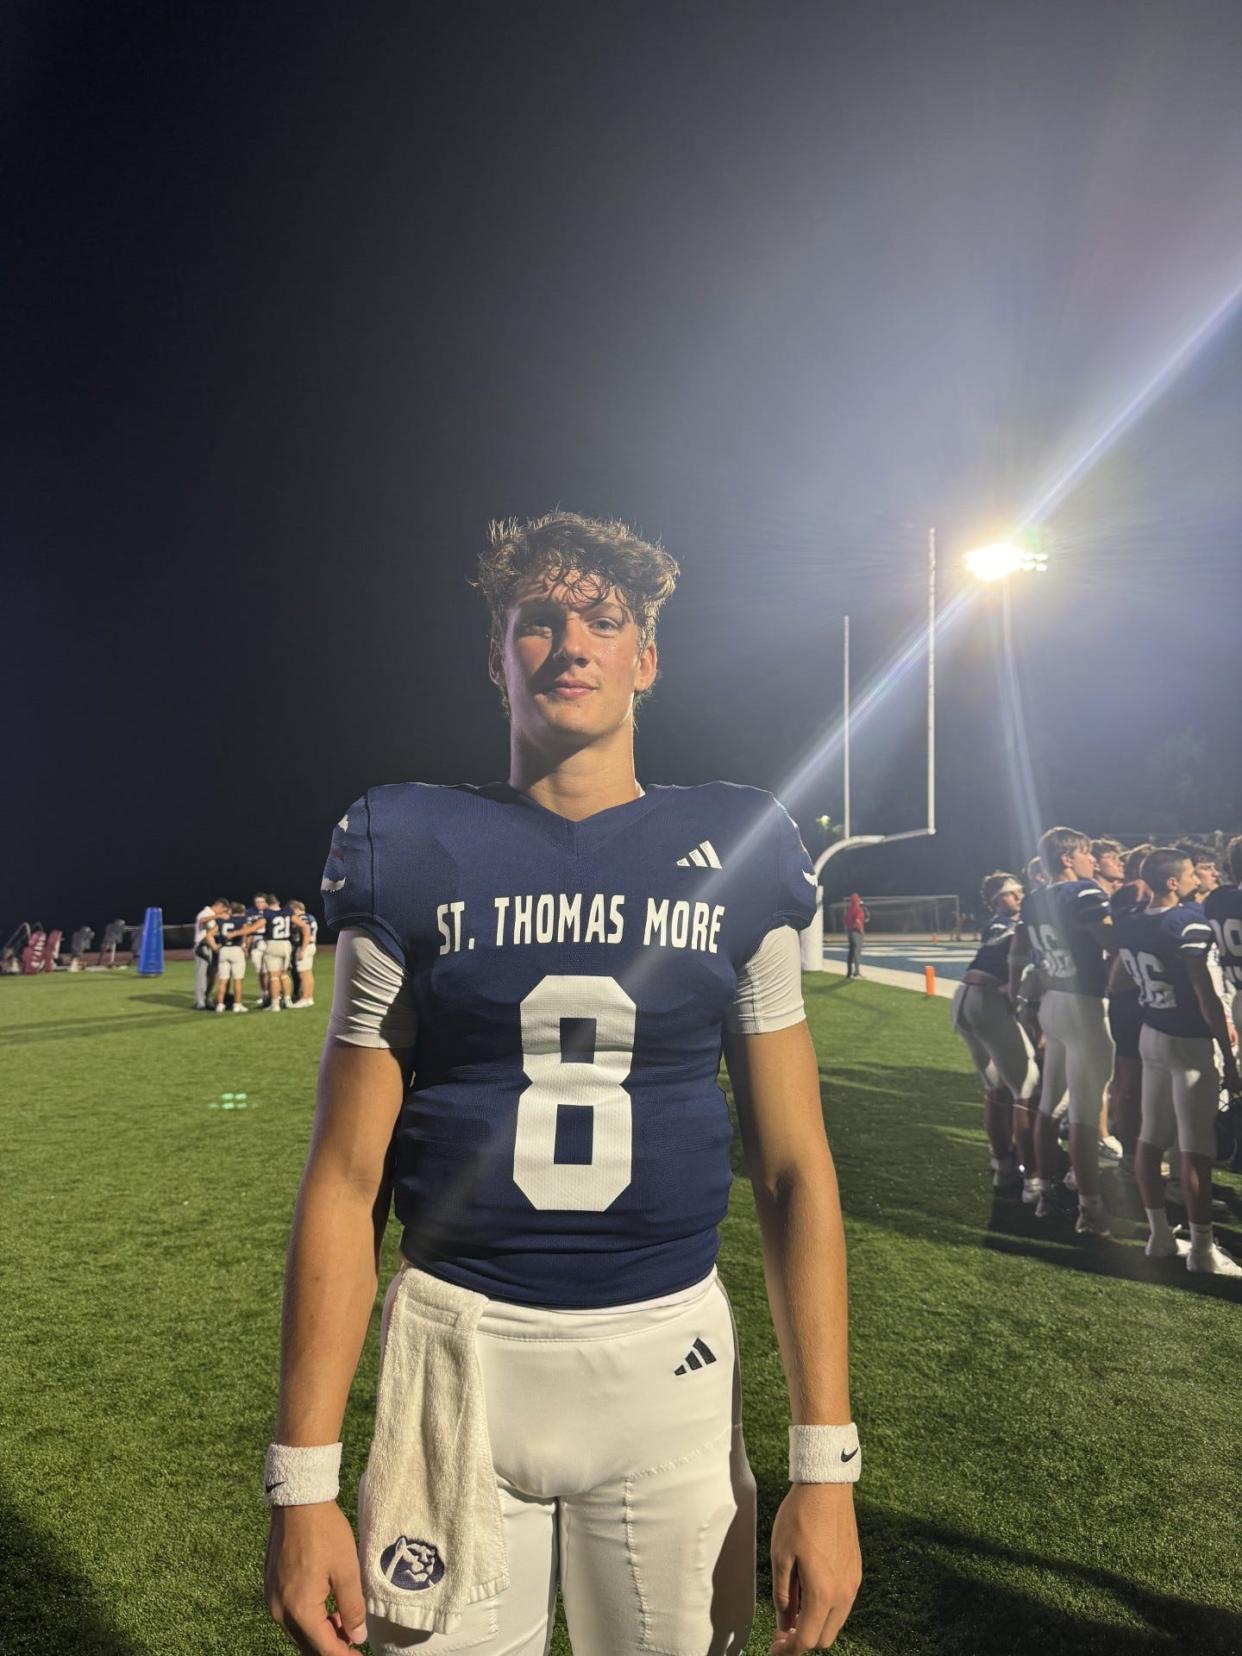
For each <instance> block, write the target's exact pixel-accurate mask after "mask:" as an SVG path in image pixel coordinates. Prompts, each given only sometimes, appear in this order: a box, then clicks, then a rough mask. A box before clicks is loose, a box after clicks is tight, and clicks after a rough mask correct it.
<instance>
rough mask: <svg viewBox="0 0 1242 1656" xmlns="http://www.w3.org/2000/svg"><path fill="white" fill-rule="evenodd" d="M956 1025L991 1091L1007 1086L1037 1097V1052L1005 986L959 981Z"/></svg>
mask: <svg viewBox="0 0 1242 1656" xmlns="http://www.w3.org/2000/svg"><path fill="white" fill-rule="evenodd" d="M953 1027H954V1029H956V1030H957V1032H958V1034H959V1035H960V1036H961V1037H962V1039H963V1041H965V1043H966V1050H967V1052H969V1053H970V1058H971V1062H972V1063H973V1064H974V1066H975V1068H976V1069H977V1070H978V1072H979V1079H980V1080H981V1081H982V1082H983V1085H984V1088H985V1089H986V1090H987V1091H989V1092H990V1091H991V1089H992V1088H993V1087H1000V1086H1005V1087H1008V1088H1009V1091H1010V1092H1011V1093H1012V1094H1013V1096H1014V1097H1015V1098H1018V1099H1030V1098H1034V1096H1035V1094H1036V1093H1037V1092H1038V1091H1039V1070H1038V1068H1037V1067H1036V1064H1035V1054H1034V1052H1033V1051H1032V1050H1031V1043H1030V1041H1029V1040H1028V1039H1027V1036H1026V1031H1025V1030H1024V1029H1023V1027H1022V1025H1021V1024H1020V1023H1019V1022H1018V1020H1017V1019H1016V1018H1015V1017H1014V1015H1013V1008H1012V1007H1011V1006H1010V1004H1009V999H1008V997H1007V996H1006V994H1005V991H1004V990H1003V989H991V988H988V987H987V985H986V984H982V983H962V984H959V985H958V989H957V993H956V994H955V995H954V997H953Z"/></svg>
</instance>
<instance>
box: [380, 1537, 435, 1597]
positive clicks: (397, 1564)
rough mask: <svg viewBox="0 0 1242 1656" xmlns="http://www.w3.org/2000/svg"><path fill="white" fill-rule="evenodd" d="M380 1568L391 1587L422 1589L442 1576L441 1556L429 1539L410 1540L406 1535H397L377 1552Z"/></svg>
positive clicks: (412, 1589) (414, 1591) (416, 1590)
mask: <svg viewBox="0 0 1242 1656" xmlns="http://www.w3.org/2000/svg"><path fill="white" fill-rule="evenodd" d="M380 1571H381V1573H382V1574H383V1577H384V1580H385V1581H388V1582H391V1584H392V1585H393V1586H394V1587H403V1588H405V1590H406V1591H407V1592H409V1593H421V1592H422V1590H423V1589H424V1588H425V1587H434V1586H435V1584H436V1582H437V1581H439V1580H440V1578H441V1576H443V1574H444V1560H443V1559H442V1558H441V1557H440V1554H439V1553H438V1552H437V1551H436V1549H435V1548H434V1547H433V1546H432V1544H431V1542H430V1541H411V1540H410V1538H409V1536H408V1535H399V1536H398V1537H397V1539H396V1540H395V1541H394V1542H393V1543H392V1545H391V1546H390V1547H385V1548H384V1550H383V1552H382V1553H381V1554H380Z"/></svg>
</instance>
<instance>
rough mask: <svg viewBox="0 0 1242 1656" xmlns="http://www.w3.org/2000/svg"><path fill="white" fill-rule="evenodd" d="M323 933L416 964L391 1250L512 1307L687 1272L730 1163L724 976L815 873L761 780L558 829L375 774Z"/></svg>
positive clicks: (699, 1272)
mask: <svg viewBox="0 0 1242 1656" xmlns="http://www.w3.org/2000/svg"><path fill="white" fill-rule="evenodd" d="M323 891H324V893H325V910H326V919H327V923H328V925H330V926H333V927H343V926H356V927H360V928H362V929H363V930H364V931H366V932H368V933H370V935H371V936H372V937H373V938H374V939H375V940H376V942H378V943H379V944H380V945H381V947H382V948H384V949H385V950H386V951H387V952H388V953H389V954H390V955H392V956H393V957H394V959H396V960H397V961H399V962H400V963H401V964H402V965H403V966H404V968H405V972H406V976H407V980H408V981H409V983H410V985H411V989H412V993H413V998H414V1003H415V1007H416V1010H417V1014H418V1035H417V1044H416V1046H415V1050H414V1054H413V1061H414V1079H413V1082H412V1085H411V1089H410V1091H409V1093H408V1095H407V1097H406V1100H405V1103H404V1106H403V1108H402V1111H401V1115H400V1118H399V1120H398V1123H397V1127H396V1131H395V1137H394V1143H395V1164H394V1181H393V1182H394V1203H395V1207H396V1212H397V1217H398V1219H399V1220H400V1221H401V1223H402V1225H403V1226H404V1235H403V1238H402V1243H401V1248H402V1252H403V1253H404V1255H405V1257H406V1258H407V1259H409V1260H410V1261H411V1262H412V1263H414V1264H415V1265H418V1266H419V1267H421V1268H422V1269H423V1270H426V1271H429V1272H430V1273H431V1274H432V1275H434V1276H438V1277H441V1278H443V1279H445V1280H446V1281H449V1282H454V1283H458V1284H459V1285H461V1286H462V1287H465V1288H470V1289H474V1290H476V1291H478V1292H480V1293H483V1294H487V1295H488V1296H490V1297H491V1298H494V1299H498V1300H507V1301H511V1302H514V1303H518V1304H528V1305H546V1306H578V1307H595V1306H607V1305H619V1304H626V1303H629V1302H631V1301H636V1300H644V1299H650V1298H654V1297H656V1296H658V1295H662V1294H668V1293H672V1292H675V1291H676V1290H678V1289H680V1288H685V1287H688V1286H689V1285H690V1284H692V1283H695V1282H698V1281H700V1280H701V1279H702V1278H703V1277H705V1276H706V1275H707V1274H708V1272H709V1271H710V1270H711V1268H712V1265H713V1263H714V1261H715V1258H716V1252H717V1246H718V1242H717V1234H716V1228H717V1226H718V1224H719V1223H720V1220H721V1219H722V1218H723V1216H724V1213H725V1211H726V1207H727V1205H728V1199H729V1186H730V1183H731V1179H732V1173H731V1167H730V1154H729V1152H730V1139H731V1127H730V1121H729V1113H728V1109H727V1107H726V1104H725V1100H724V1096H723V1094H722V1093H721V1091H720V1088H719V1086H718V1084H717V1080H716V1074H717V1069H718V1067H719V1061H720V1050H721V1030H722V1024H723V1020H724V1018H725V1015H726V1013H727V1012H728V1010H729V1008H730V1006H731V1005H732V1003H733V1001H734V998H735V996H736V993H737V974H738V969H739V968H740V967H741V966H743V965H744V964H745V963H746V962H747V961H748V960H749V959H750V957H751V956H752V955H753V954H754V952H755V950H756V949H757V948H758V946H759V944H760V943H761V942H762V940H763V938H764V937H765V936H766V935H767V934H768V932H769V931H771V930H772V929H773V928H774V927H777V926H782V925H791V926H794V927H797V928H799V929H800V928H802V927H804V926H805V925H807V924H808V922H809V921H810V920H811V918H812V916H813V915H814V912H815V896H816V883H815V877H814V873H813V871H812V867H811V862H810V859H809V857H808V856H807V854H806V851H805V849H804V848H803V846H802V842H801V840H800V839H799V837H798V831H797V829H796V827H795V826H794V824H793V823H792V822H791V821H790V819H789V817H788V816H787V815H786V813H785V811H784V810H783V809H782V808H781V806H780V805H779V804H778V803H777V802H776V800H774V799H773V798H772V796H771V795H770V794H765V793H760V792H759V791H757V790H755V789H752V788H742V787H735V786H732V785H731V784H728V783H722V782H715V783H709V784H707V785H706V786H703V787H696V788H675V787H651V788H648V789H647V791H646V793H645V794H644V795H643V796H642V797H641V798H639V799H635V800H631V801H630V802H629V803H627V804H624V805H617V806H613V807H612V808H611V809H609V810H605V811H599V812H597V813H596V814H595V815H593V816H590V817H587V818H586V819H585V820H583V821H581V822H571V821H569V820H567V819H566V818H564V817H561V816H557V815H556V814H555V813H554V812H552V811H548V810H545V809H544V808H543V807H542V806H540V805H538V804H536V802H535V801H534V800H533V799H530V798H528V797H527V796H526V795H524V794H521V793H518V792H516V791H515V790H513V789H511V788H509V787H508V786H506V785H504V784H494V785H492V786H489V787H484V788H474V787H429V786H424V785H422V784H418V783H409V784H400V785H396V786H390V787H382V788H373V789H372V790H371V791H370V792H369V793H368V794H366V795H365V797H364V798H362V799H360V800H358V802H357V803H356V804H354V805H351V806H350V808H349V811H348V813H347V815H346V816H345V817H344V818H342V820H341V822H340V824H339V825H338V827H337V830H336V832H335V834H334V835H333V840H332V848H331V851H330V852H329V855H328V861H327V866H326V868H325V870H324V878H323Z"/></svg>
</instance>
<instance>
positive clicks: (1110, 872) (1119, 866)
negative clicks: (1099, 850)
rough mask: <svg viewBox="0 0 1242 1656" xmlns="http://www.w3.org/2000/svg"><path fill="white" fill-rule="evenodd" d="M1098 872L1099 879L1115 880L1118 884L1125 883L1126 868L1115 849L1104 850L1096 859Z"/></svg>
mask: <svg viewBox="0 0 1242 1656" xmlns="http://www.w3.org/2000/svg"><path fill="white" fill-rule="evenodd" d="M1095 860H1096V863H1097V868H1096V872H1097V873H1098V875H1099V877H1100V879H1101V880H1116V882H1117V884H1118V885H1123V884H1124V883H1125V877H1126V870H1125V865H1124V863H1123V862H1122V860H1121V858H1120V857H1119V856H1118V855H1117V853H1116V852H1115V851H1105V852H1104V854H1103V855H1102V856H1100V857H1097V858H1096V859H1095Z"/></svg>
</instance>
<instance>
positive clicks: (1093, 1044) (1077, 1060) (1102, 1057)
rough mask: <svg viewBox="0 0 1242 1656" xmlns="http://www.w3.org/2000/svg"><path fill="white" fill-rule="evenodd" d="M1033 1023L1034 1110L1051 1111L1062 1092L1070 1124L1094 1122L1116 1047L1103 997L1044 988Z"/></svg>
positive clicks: (1108, 1077)
mask: <svg viewBox="0 0 1242 1656" xmlns="http://www.w3.org/2000/svg"><path fill="white" fill-rule="evenodd" d="M1039 1024H1040V1028H1041V1029H1042V1030H1043V1032H1044V1086H1043V1092H1042V1093H1041V1094H1040V1100H1039V1108H1040V1112H1041V1113H1042V1114H1043V1115H1051V1114H1052V1112H1053V1111H1054V1110H1055V1109H1056V1107H1057V1105H1058V1104H1059V1103H1060V1102H1061V1100H1062V1098H1064V1096H1065V1094H1066V1092H1067V1091H1068V1092H1069V1118H1070V1122H1071V1123H1072V1124H1073V1125H1074V1126H1076V1127H1089V1126H1091V1125H1092V1124H1093V1123H1098V1121H1099V1119H1100V1111H1101V1109H1102V1108H1103V1107H1104V1093H1105V1090H1106V1089H1107V1087H1108V1083H1109V1081H1110V1079H1111V1078H1112V1073H1113V1058H1114V1056H1115V1054H1116V1050H1117V1049H1116V1047H1114V1045H1113V1038H1112V1036H1111V1035H1110V1034H1109V1033H1108V1022H1107V1019H1106V1017H1105V1014H1104V1002H1103V1000H1101V998H1100V997H1099V996H1098V995H1071V994H1069V993H1067V991H1066V990H1064V989H1049V990H1048V991H1047V992H1046V993H1045V995H1044V997H1043V999H1042V1000H1041V1001H1040V1003H1039Z"/></svg>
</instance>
